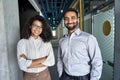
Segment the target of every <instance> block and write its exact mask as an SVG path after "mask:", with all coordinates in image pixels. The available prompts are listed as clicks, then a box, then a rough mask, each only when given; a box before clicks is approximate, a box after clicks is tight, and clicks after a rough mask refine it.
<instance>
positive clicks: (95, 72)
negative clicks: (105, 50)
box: [88, 36, 103, 80]
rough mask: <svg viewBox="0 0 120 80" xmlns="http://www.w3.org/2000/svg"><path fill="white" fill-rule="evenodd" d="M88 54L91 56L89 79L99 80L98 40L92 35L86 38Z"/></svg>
mask: <svg viewBox="0 0 120 80" xmlns="http://www.w3.org/2000/svg"><path fill="white" fill-rule="evenodd" d="M88 45H89V46H88V47H89V54H90V57H91V58H92V62H91V64H92V68H91V73H90V76H91V77H90V80H99V79H100V77H101V73H102V66H103V62H102V56H101V51H100V48H99V45H98V42H97V40H96V38H95V37H94V36H90V37H89V40H88Z"/></svg>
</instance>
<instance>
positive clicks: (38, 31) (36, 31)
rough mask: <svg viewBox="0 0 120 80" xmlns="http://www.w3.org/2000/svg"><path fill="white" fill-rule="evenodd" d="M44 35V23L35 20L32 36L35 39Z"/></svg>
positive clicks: (32, 26)
mask: <svg viewBox="0 0 120 80" xmlns="http://www.w3.org/2000/svg"><path fill="white" fill-rule="evenodd" d="M41 33H42V22H40V21H38V20H35V21H34V22H33V24H32V25H31V36H32V37H34V38H35V39H37V38H38V36H39V35H40V34H41Z"/></svg>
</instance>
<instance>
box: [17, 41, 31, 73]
mask: <svg viewBox="0 0 120 80" xmlns="http://www.w3.org/2000/svg"><path fill="white" fill-rule="evenodd" d="M25 49H26V48H25V41H24V40H23V39H22V40H20V41H19V42H18V44H17V59H18V64H19V67H20V69H21V70H23V71H25V70H26V69H27V67H28V66H30V65H31V63H32V60H26V59H24V58H22V57H20V55H21V54H24V55H26V50H25ZM26 56H27V55H26Z"/></svg>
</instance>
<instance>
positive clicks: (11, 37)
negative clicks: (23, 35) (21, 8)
mask: <svg viewBox="0 0 120 80" xmlns="http://www.w3.org/2000/svg"><path fill="white" fill-rule="evenodd" d="M0 25H1V26H0V54H1V56H0V63H1V65H0V80H22V77H21V76H22V73H21V71H20V70H19V68H18V64H17V59H16V45H17V42H18V40H19V12H18V0H0Z"/></svg>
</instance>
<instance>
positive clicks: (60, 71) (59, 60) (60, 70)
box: [57, 43, 63, 77]
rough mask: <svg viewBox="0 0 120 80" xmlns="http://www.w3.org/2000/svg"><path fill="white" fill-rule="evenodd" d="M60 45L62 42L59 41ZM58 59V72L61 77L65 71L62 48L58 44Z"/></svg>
mask: <svg viewBox="0 0 120 80" xmlns="http://www.w3.org/2000/svg"><path fill="white" fill-rule="evenodd" d="M59 45H60V43H59ZM57 59H58V61H57V71H58V74H59V77H61V75H62V73H63V63H62V60H61V48H60V46H58V58H57Z"/></svg>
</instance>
